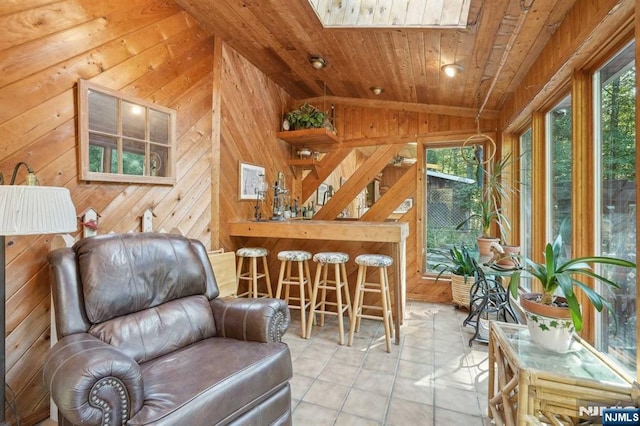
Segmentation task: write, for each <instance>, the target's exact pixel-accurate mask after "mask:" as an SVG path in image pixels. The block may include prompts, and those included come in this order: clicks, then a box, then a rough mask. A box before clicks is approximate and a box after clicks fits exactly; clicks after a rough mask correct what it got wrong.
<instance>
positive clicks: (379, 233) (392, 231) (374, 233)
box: [229, 220, 409, 344]
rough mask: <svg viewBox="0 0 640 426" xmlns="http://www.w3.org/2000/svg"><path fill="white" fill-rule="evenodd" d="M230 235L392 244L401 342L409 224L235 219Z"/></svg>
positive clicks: (395, 306) (397, 334) (397, 337)
mask: <svg viewBox="0 0 640 426" xmlns="http://www.w3.org/2000/svg"><path fill="white" fill-rule="evenodd" d="M229 235H231V236H233V237H250V238H277V239H302V240H328V241H359V242H377V243H390V244H391V256H392V257H393V265H394V274H393V280H390V281H391V282H392V288H393V290H394V291H393V293H394V304H393V311H394V312H393V314H394V321H395V343H396V344H399V343H400V324H401V323H402V319H403V315H404V307H405V303H406V269H407V268H406V240H407V237H408V235H409V224H408V223H406V222H404V223H399V222H361V221H330V220H329V221H327V220H288V221H281V222H280V221H261V222H256V221H232V222H229ZM398 278H399V279H398Z"/></svg>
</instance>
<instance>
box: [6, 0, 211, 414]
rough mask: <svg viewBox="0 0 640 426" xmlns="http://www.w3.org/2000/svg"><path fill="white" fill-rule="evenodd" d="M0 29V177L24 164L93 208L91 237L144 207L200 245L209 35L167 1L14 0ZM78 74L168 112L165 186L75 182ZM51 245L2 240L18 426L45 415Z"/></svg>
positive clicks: (135, 218)
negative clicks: (172, 150) (173, 143)
mask: <svg viewBox="0 0 640 426" xmlns="http://www.w3.org/2000/svg"><path fill="white" fill-rule="evenodd" d="M0 28H2V38H1V39H0V105H2V108H0V134H2V138H0V172H2V173H3V174H4V176H5V177H9V176H10V175H11V172H12V170H13V167H14V165H15V164H16V163H18V162H19V161H26V162H27V163H28V164H29V165H31V166H32V167H33V168H34V170H35V172H36V174H37V176H38V178H39V180H40V183H41V184H42V185H55V186H64V187H67V188H69V189H70V191H71V194H72V198H73V201H74V203H75V206H76V209H77V212H78V213H79V214H80V213H82V212H83V211H84V210H86V209H87V208H89V207H93V208H95V209H96V210H97V211H98V212H99V213H100V215H101V218H100V221H99V233H108V232H110V231H115V232H128V231H138V230H139V223H140V222H139V216H140V215H141V214H142V212H143V211H144V210H145V209H146V208H149V207H151V208H153V211H154V213H155V215H156V217H155V218H154V226H155V228H156V229H160V228H164V229H167V230H170V229H172V228H173V227H180V229H181V230H182V231H183V232H184V233H185V234H187V235H189V236H192V237H196V238H199V239H200V240H202V241H203V242H204V243H205V244H206V245H210V239H211V230H210V229H209V223H210V203H211V196H210V193H211V191H210V185H211V178H210V176H211V133H212V124H211V123H212V114H211V102H212V100H211V93H212V84H213V81H212V78H211V74H212V71H213V50H212V45H213V38H212V37H211V36H210V35H209V34H207V33H205V32H204V31H203V30H202V29H201V28H200V26H199V23H198V22H196V20H195V19H193V18H192V17H191V16H189V15H188V14H187V13H185V12H184V11H183V10H182V9H181V8H179V7H178V6H176V5H175V4H174V3H173V1H169V0H138V1H134V2H132V1H128V0H110V1H95V0H69V1H58V2H51V1H21V2H2V3H0ZM80 78H84V79H88V80H91V81H93V82H95V83H98V84H100V85H103V86H106V87H108V88H111V89H115V90H120V91H122V92H123V93H127V94H131V95H134V96H138V97H140V98H143V99H147V100H150V101H152V102H156V103H158V104H161V105H164V106H168V107H171V108H175V109H176V110H177V111H178V120H177V127H178V131H177V136H178V162H177V183H176V185H175V186H172V187H171V186H149V185H124V184H102V183H91V182H80V181H79V180H78V167H77V160H76V159H77V153H76V151H77V135H76V115H77V110H76V90H75V86H76V82H77V81H78V79H80ZM19 179H21V180H23V179H24V172H23V171H22V172H21V173H20V174H19ZM51 237H52V236H31V237H10V238H7V243H6V253H7V265H8V266H7V287H6V293H7V295H6V311H7V314H6V317H7V320H6V321H7V322H6V323H7V335H6V342H7V359H6V367H7V382H8V384H9V385H10V386H11V388H12V389H13V391H14V392H15V395H16V401H15V407H16V409H17V413H18V415H19V417H20V419H21V422H22V424H33V423H34V422H36V421H38V420H42V419H44V418H46V417H48V410H49V395H48V393H47V390H46V389H45V387H44V385H43V381H42V363H43V360H44V357H45V355H46V353H47V350H48V348H49V344H50V343H49V338H50V335H49V334H50V328H49V324H50V319H49V318H50V314H49V310H50V302H49V297H50V296H49V295H50V291H49V283H48V271H47V267H46V254H47V252H48V248H49V241H50V240H51ZM8 395H9V396H11V393H9V394H8ZM7 419H8V420H10V421H11V422H12V423H13V424H15V418H14V417H13V415H12V412H11V411H10V410H8V411H7Z"/></svg>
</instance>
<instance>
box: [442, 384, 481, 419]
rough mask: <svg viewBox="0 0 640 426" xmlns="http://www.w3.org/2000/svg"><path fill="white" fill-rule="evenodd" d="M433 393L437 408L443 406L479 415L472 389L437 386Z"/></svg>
mask: <svg viewBox="0 0 640 426" xmlns="http://www.w3.org/2000/svg"><path fill="white" fill-rule="evenodd" d="M435 394H436V398H435V401H436V403H435V405H436V407H437V408H445V409H447V410H451V411H457V412H460V413H465V414H471V415H472V416H480V415H481V412H480V406H479V405H478V397H477V396H476V393H475V392H474V391H467V390H463V389H457V388H453V387H446V386H438V387H436V389H435Z"/></svg>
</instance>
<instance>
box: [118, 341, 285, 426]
mask: <svg viewBox="0 0 640 426" xmlns="http://www.w3.org/2000/svg"><path fill="white" fill-rule="evenodd" d="M140 368H141V371H142V376H143V382H144V399H145V402H144V406H143V407H142V409H141V410H140V411H139V412H138V413H136V415H135V416H133V417H132V418H131V419H130V420H129V422H128V423H127V424H129V425H144V424H149V423H153V424H160V425H177V424H181V425H187V424H188V425H199V424H207V425H211V424H218V423H221V422H222V423H224V422H227V421H230V420H233V419H234V418H236V417H239V416H240V415H242V413H244V412H246V411H247V410H250V409H251V408H253V407H256V406H258V405H259V404H260V403H261V402H263V401H264V400H266V399H267V398H269V397H270V396H272V395H273V394H274V392H276V391H277V390H278V389H280V388H281V387H283V386H288V380H289V379H290V378H291V375H292V370H291V355H290V353H289V348H288V347H287V345H286V344H284V343H258V342H246V341H239V340H235V339H228V338H224V337H216V338H212V339H206V340H202V341H200V342H198V343H195V344H193V345H189V346H187V347H185V348H182V349H180V350H178V351H176V352H173V353H171V354H167V355H164V356H162V357H159V358H156V359H154V360H152V361H149V362H147V363H144V364H142V365H141V366H140Z"/></svg>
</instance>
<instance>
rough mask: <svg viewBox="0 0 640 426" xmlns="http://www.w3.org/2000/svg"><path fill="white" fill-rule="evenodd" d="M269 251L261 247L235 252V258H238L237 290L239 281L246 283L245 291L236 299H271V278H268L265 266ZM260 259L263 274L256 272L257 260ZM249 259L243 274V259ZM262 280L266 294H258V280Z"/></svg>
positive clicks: (241, 249) (267, 270)
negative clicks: (247, 268)
mask: <svg viewBox="0 0 640 426" xmlns="http://www.w3.org/2000/svg"><path fill="white" fill-rule="evenodd" d="M268 254H269V250H267V249H266V248H262V247H243V248H240V249H238V250H236V256H238V270H237V271H236V274H237V277H238V288H239V287H240V285H239V284H240V281H248V285H247V291H246V292H244V293H242V294H238V295H237V296H238V297H243V296H247V297H260V296H263V297H273V295H272V293H271V278H269V267H268V265H267V255H268ZM260 257H261V258H262V267H263V272H258V258H260ZM245 258H247V259H249V262H248V263H249V270H248V271H245V272H243V271H242V264H243V261H244V259H245ZM260 278H264V280H265V284H266V286H267V292H266V293H258V280H259V279H260Z"/></svg>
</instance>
